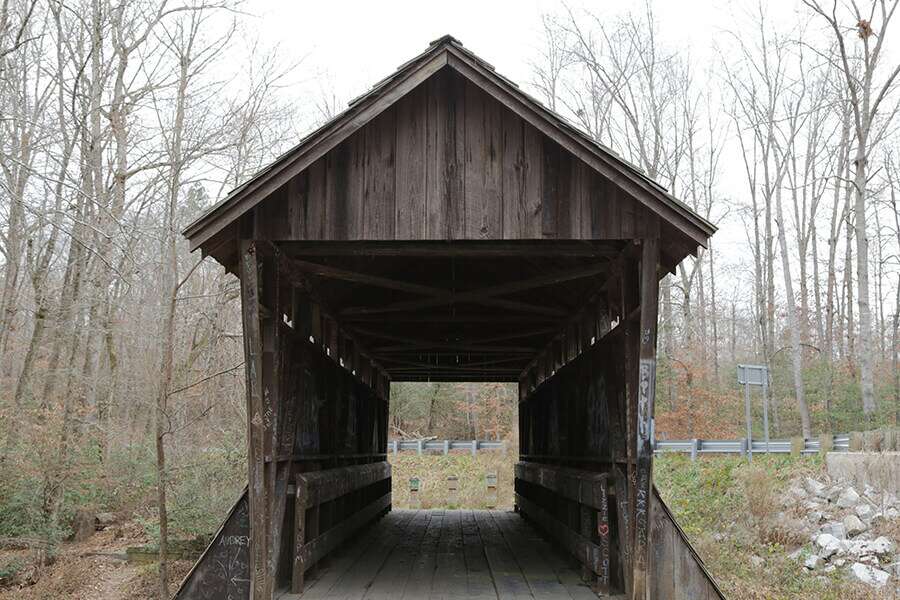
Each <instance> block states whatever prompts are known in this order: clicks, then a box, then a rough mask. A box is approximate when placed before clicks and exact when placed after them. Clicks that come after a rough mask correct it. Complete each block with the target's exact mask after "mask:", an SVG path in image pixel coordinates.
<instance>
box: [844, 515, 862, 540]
mask: <svg viewBox="0 0 900 600" xmlns="http://www.w3.org/2000/svg"><path fill="white" fill-rule="evenodd" d="M866 529H867V527H866V524H865V523H863V522H862V521H861V520H860V519H859V517H857V516H856V515H847V516H846V517H844V530H845V531H846V532H847V535H849V536H850V537H855V536H857V535H859V534H860V533H862V532H863V531H865V530H866Z"/></svg>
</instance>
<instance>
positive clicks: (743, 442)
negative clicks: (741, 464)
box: [741, 438, 750, 459]
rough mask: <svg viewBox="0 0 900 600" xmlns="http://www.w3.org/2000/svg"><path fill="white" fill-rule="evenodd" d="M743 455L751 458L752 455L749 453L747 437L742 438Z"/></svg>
mask: <svg viewBox="0 0 900 600" xmlns="http://www.w3.org/2000/svg"><path fill="white" fill-rule="evenodd" d="M741 456H746V457H747V458H748V459H749V458H750V455H749V454H747V438H741Z"/></svg>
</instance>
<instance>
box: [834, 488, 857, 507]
mask: <svg viewBox="0 0 900 600" xmlns="http://www.w3.org/2000/svg"><path fill="white" fill-rule="evenodd" d="M858 503H859V494H857V493H856V490H854V489H853V488H852V487H848V488H847V489H845V490H844V491H843V492H841V495H840V496H838V499H837V505H838V506H840V507H841V508H850V507H853V506H856V505H857V504H858Z"/></svg>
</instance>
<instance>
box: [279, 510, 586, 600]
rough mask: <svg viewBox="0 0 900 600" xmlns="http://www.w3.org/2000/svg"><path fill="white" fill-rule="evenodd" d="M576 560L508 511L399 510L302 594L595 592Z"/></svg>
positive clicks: (448, 597)
mask: <svg viewBox="0 0 900 600" xmlns="http://www.w3.org/2000/svg"><path fill="white" fill-rule="evenodd" d="M576 566H577V565H575V564H574V562H573V561H572V560H571V559H570V558H569V557H566V556H564V555H563V554H561V551H560V550H559V549H557V548H556V547H554V546H552V545H551V544H549V543H548V542H547V541H546V540H545V539H544V538H543V537H541V535H540V534H539V533H538V531H537V530H535V529H534V527H533V526H532V525H531V524H530V523H528V522H527V521H525V520H524V519H521V518H520V517H519V516H518V515H516V514H514V513H512V512H504V511H484V510H479V511H472V510H440V509H438V510H407V511H404V510H398V511H394V512H392V513H390V514H388V515H387V516H386V517H384V518H383V519H382V520H381V521H379V522H377V523H376V524H374V525H373V526H371V527H369V528H368V529H367V530H365V531H364V532H362V533H361V535H360V536H359V538H358V539H357V540H356V541H353V542H351V543H349V544H348V545H347V546H345V547H342V548H341V549H339V550H338V551H337V552H336V553H335V554H334V556H333V557H332V558H331V559H330V560H329V562H328V564H327V566H326V567H325V568H323V569H321V570H320V571H319V573H318V574H317V576H316V578H315V579H314V580H312V581H310V582H309V584H308V586H307V590H306V592H305V593H304V594H302V595H301V596H285V597H284V598H285V599H291V600H296V599H298V598H299V599H302V600H326V599H327V600H338V599H340V600H403V599H407V600H421V599H428V600H462V599H464V598H465V599H474V600H523V599H526V598H538V599H550V598H563V599H570V600H572V599H575V600H588V599H593V598H596V597H597V596H596V595H594V593H593V592H592V591H591V590H590V588H589V587H587V586H586V585H585V584H584V583H583V582H582V581H581V578H580V575H579V574H578V573H577V572H576V570H575V567H576Z"/></svg>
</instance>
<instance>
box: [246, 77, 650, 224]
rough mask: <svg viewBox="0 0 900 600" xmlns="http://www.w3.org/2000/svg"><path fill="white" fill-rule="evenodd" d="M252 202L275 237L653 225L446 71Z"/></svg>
mask: <svg viewBox="0 0 900 600" xmlns="http://www.w3.org/2000/svg"><path fill="white" fill-rule="evenodd" d="M255 210H256V211H257V219H256V227H257V231H256V235H255V237H257V238H265V239H270V240H482V239H491V240H497V239H631V238H636V237H642V236H643V235H644V234H646V233H653V232H652V231H648V228H649V227H655V223H656V220H655V218H651V216H650V213H649V211H648V210H647V209H646V208H644V207H643V206H642V205H641V204H639V203H638V202H636V201H635V200H633V199H632V198H630V197H628V196H626V195H625V194H624V193H623V192H622V191H621V190H620V189H619V188H618V187H617V186H615V185H613V184H612V183H610V182H609V181H608V180H607V179H605V178H604V177H603V176H601V175H600V174H599V173H597V172H596V171H595V170H593V169H592V168H591V167H589V166H588V165H587V164H585V163H584V162H582V161H581V160H579V159H578V158H576V157H574V156H573V155H571V154H570V153H569V152H568V151H566V150H564V149H563V148H562V147H561V146H559V145H558V144H557V143H555V142H553V141H551V140H550V139H549V138H548V137H546V136H545V135H543V134H542V133H540V132H539V131H538V130H537V129H535V128H534V127H532V126H531V125H529V124H528V123H526V122H525V121H524V120H523V119H521V118H520V117H519V116H518V115H516V114H514V113H513V112H512V111H510V110H508V109H507V108H505V107H504V106H502V105H501V104H500V103H499V102H497V101H496V100H494V99H493V98H492V97H491V96H489V95H488V94H486V93H484V92H483V91H482V90H481V89H480V88H478V87H477V86H476V85H475V84H473V83H471V82H470V81H468V80H466V79H465V78H463V77H462V76H460V75H459V74H457V73H456V72H455V71H453V70H452V69H444V70H443V71H441V72H439V73H438V74H436V75H435V76H434V77H432V78H430V79H428V80H427V81H425V82H424V83H423V84H421V85H420V86H419V87H417V88H415V89H414V90H413V91H412V92H411V93H410V94H408V95H406V96H404V97H403V98H401V99H400V100H399V101H398V102H397V103H396V104H394V105H393V106H391V107H390V108H388V109H387V110H385V111H384V112H382V113H381V114H380V115H378V116H377V117H376V118H375V119H374V120H372V121H371V122H369V123H368V124H367V125H365V126H364V127H363V128H361V129H360V130H359V131H357V132H356V133H354V134H353V135H352V136H350V137H349V138H348V139H347V140H345V141H344V142H343V143H341V144H340V145H338V146H337V147H336V148H334V149H333V150H331V151H330V152H328V153H327V154H326V155H325V156H324V157H322V158H321V159H319V160H318V161H316V162H315V163H313V164H312V166H310V167H309V168H308V169H306V170H305V171H303V172H302V173H301V174H300V175H298V176H297V177H294V178H293V179H292V180H291V181H290V182H289V183H288V184H287V185H285V186H283V187H281V188H280V189H279V190H278V191H277V192H276V193H275V194H273V195H272V196H271V197H269V198H267V199H266V200H265V201H264V202H262V203H261V204H260V205H259V206H257V208H256V209H255Z"/></svg>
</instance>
